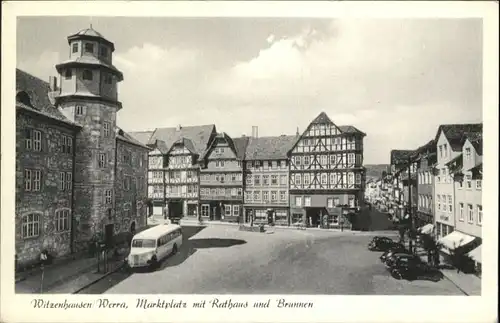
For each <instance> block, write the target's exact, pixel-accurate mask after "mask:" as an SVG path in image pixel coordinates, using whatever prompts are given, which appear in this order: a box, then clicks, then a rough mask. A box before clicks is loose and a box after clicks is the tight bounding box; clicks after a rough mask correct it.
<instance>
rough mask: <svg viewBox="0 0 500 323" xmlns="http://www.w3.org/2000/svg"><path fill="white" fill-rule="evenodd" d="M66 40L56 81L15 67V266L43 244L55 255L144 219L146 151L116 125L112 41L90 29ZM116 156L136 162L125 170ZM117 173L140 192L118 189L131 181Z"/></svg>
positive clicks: (32, 257)
mask: <svg viewBox="0 0 500 323" xmlns="http://www.w3.org/2000/svg"><path fill="white" fill-rule="evenodd" d="M68 44H69V47H70V54H69V59H68V60H66V61H64V62H62V63H60V64H58V65H56V69H57V71H58V72H59V74H60V86H58V84H57V83H58V82H57V78H56V77H50V78H49V83H46V82H44V81H42V80H40V79H38V78H36V77H34V76H31V75H29V74H28V73H25V72H22V71H20V70H16V84H17V85H16V89H17V95H16V111H17V112H18V114H17V116H18V117H17V120H16V127H17V132H18V133H17V137H16V141H17V145H18V147H19V148H20V149H19V151H18V152H17V160H16V169H17V172H16V174H17V175H18V177H19V178H16V180H17V183H18V184H16V186H18V185H21V184H20V183H23V187H21V186H19V187H18V189H19V191H17V190H16V232H18V233H19V234H18V236H16V256H17V258H18V263H19V264H27V263H29V262H36V261H37V260H38V257H39V254H40V252H41V251H42V250H43V249H46V250H47V251H48V252H49V253H50V254H52V255H54V256H62V255H65V254H68V253H71V252H77V251H79V250H83V249H86V248H87V247H88V245H89V242H91V241H92V240H93V239H94V238H95V239H102V240H107V241H111V240H112V239H113V237H114V236H115V234H117V233H120V232H122V231H124V230H126V231H128V230H130V229H131V228H132V229H134V230H137V229H139V228H140V227H141V226H142V225H144V224H145V222H146V221H145V213H144V208H143V207H142V206H140V204H141V203H140V202H141V201H142V200H143V199H144V198H145V192H146V191H145V185H146V184H145V181H146V165H145V163H144V161H145V160H146V155H147V153H148V151H149V148H148V147H146V146H144V145H143V144H141V143H140V142H138V141H137V140H135V139H134V138H132V137H131V136H129V135H128V134H127V133H125V132H123V131H122V130H120V129H119V128H118V127H117V125H116V113H117V112H118V111H119V110H120V109H121V107H122V105H121V103H120V102H119V101H118V95H117V83H118V82H120V81H121V80H123V75H122V73H121V72H120V71H119V70H118V69H116V68H115V67H114V66H113V65H112V53H113V51H114V44H113V43H111V42H110V41H108V40H106V39H105V38H104V37H103V36H102V35H101V34H99V33H98V32H96V31H95V30H93V29H92V28H89V29H84V30H82V31H80V32H78V33H77V34H74V35H71V36H69V37H68ZM118 151H119V152H118ZM122 153H123V154H127V155H129V156H133V157H131V158H134V159H135V160H142V161H143V162H142V166H141V165H140V164H137V165H134V170H133V171H132V170H131V169H130V167H127V166H126V165H125V164H124V163H122V161H121V160H120V158H122V156H121V154H122ZM122 174H123V177H124V178H125V177H129V178H130V182H131V183H135V185H136V187H140V188H144V189H143V190H140V191H139V190H135V193H134V194H133V195H131V194H130V193H129V190H127V189H125V188H129V187H130V188H131V187H132V184H131V185H130V186H127V187H125V186H123V185H121V184H120V185H119V184H118V177H119V176H122ZM121 180H122V178H121V177H120V182H119V183H121ZM126 181H128V180H126ZM117 196H118V198H117ZM117 203H118V204H117ZM127 203H129V204H130V207H128V211H125V210H127V206H126V204H127ZM132 224H133V226H132Z"/></svg>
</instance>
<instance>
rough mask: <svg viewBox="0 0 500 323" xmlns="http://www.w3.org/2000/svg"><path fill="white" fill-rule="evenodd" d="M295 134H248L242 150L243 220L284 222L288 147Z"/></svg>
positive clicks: (285, 215)
mask: <svg viewBox="0 0 500 323" xmlns="http://www.w3.org/2000/svg"><path fill="white" fill-rule="evenodd" d="M296 140H297V136H277V137H261V138H256V137H252V138H250V140H249V142H248V146H247V149H246V153H245V163H244V165H245V171H244V174H245V194H244V203H245V204H244V208H245V211H244V222H245V223H251V222H252V221H253V223H255V224H267V223H269V222H270V221H272V222H273V223H275V224H277V225H288V224H289V223H290V219H289V191H288V187H289V161H288V157H287V154H288V151H289V150H290V149H291V147H292V146H293V145H294V144H295V142H296Z"/></svg>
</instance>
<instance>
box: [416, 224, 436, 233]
mask: <svg viewBox="0 0 500 323" xmlns="http://www.w3.org/2000/svg"><path fill="white" fill-rule="evenodd" d="M433 229H434V225H433V224H430V223H428V224H426V225H424V226H421V227H420V228H418V231H419V232H420V233H422V234H430V233H432V230H433Z"/></svg>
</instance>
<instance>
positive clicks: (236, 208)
mask: <svg viewBox="0 0 500 323" xmlns="http://www.w3.org/2000/svg"><path fill="white" fill-rule="evenodd" d="M233 215H234V216H239V215H240V207H239V206H238V205H233Z"/></svg>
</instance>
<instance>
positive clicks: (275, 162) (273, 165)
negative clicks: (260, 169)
mask: <svg viewBox="0 0 500 323" xmlns="http://www.w3.org/2000/svg"><path fill="white" fill-rule="evenodd" d="M276 168H278V162H277V161H276V160H274V161H273V162H272V169H276Z"/></svg>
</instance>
